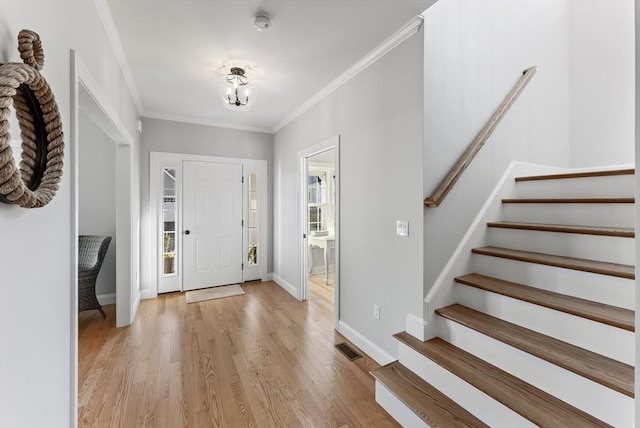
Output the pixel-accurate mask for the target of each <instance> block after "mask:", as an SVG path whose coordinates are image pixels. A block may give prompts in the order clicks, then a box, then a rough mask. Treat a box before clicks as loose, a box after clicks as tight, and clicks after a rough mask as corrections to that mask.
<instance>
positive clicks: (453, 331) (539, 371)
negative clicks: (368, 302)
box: [443, 320, 634, 426]
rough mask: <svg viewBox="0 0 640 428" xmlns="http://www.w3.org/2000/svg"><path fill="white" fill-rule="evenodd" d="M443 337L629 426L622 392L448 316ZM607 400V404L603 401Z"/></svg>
mask: <svg viewBox="0 0 640 428" xmlns="http://www.w3.org/2000/svg"><path fill="white" fill-rule="evenodd" d="M444 321H445V328H444V330H445V331H446V333H445V335H444V336H443V339H445V340H447V341H448V342H449V343H451V344H453V345H455V346H457V347H458V348H461V349H464V350H465V351H467V352H469V353H471V354H473V355H475V356H476V357H479V358H481V359H483V360H485V361H487V362H488V363H490V364H493V365H494V366H496V367H499V368H501V369H502V370H504V371H506V372H508V373H510V374H512V375H514V376H516V377H518V378H520V379H522V380H523V381H525V382H527V383H529V384H531V385H533V386H535V387H536V388H539V389H541V390H543V391H545V392H547V393H549V394H551V395H553V396H555V397H557V398H559V399H561V400H563V401H565V402H567V403H569V404H571V405H572V406H574V407H576V408H578V409H581V410H583V411H584V412H586V413H589V414H591V415H593V416H594V417H596V418H598V419H600V420H602V421H604V422H606V423H608V424H611V425H613V426H632V425H633V420H634V402H633V398H630V397H628V396H626V395H624V394H621V393H619V392H616V391H614V390H612V389H609V388H607V387H606V386H602V385H600V384H598V383H596V382H593V381H591V380H589V379H586V378H584V377H582V376H579V375H577V374H575V373H573V372H570V371H568V370H565V369H563V368H560V367H558V366H556V365H554V364H551V363H549V362H547V361H544V360H541V359H539V358H537V357H534V356H532V355H530V354H527V353H526V352H523V351H520V350H518V349H516V348H513V347H511V346H509V345H507V344H505V343H503V342H500V341H497V340H495V339H492V338H490V337H487V336H485V335H483V334H481V333H478V332H477V331H475V330H472V329H470V328H467V327H465V326H462V325H460V324H458V323H456V322H453V321H450V320H444ZM604 403H606V405H603V404H604Z"/></svg>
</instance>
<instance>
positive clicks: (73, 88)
mask: <svg viewBox="0 0 640 428" xmlns="http://www.w3.org/2000/svg"><path fill="white" fill-rule="evenodd" d="M69 69H70V112H71V113H70V122H71V124H70V128H71V138H70V142H69V145H70V162H69V163H70V168H69V175H70V177H71V198H70V211H71V215H70V221H71V227H70V231H71V234H70V237H69V238H70V240H71V266H70V269H71V272H72V275H71V276H72V279H71V293H70V294H71V295H70V298H71V302H70V310H71V314H72V315H71V325H70V328H71V331H70V355H71V358H70V360H71V361H70V365H71V380H70V383H71V387H70V394H71V397H70V403H71V404H70V407H71V409H70V412H71V420H72V423H71V426H72V427H76V426H77V419H78V294H77V288H78V282H77V280H78V278H77V275H76V273H77V271H78V264H77V260H78V254H77V251H78V250H77V248H78V231H79V228H78V218H79V205H78V201H79V185H78V167H79V163H78V162H79V155H78V153H79V144H78V112H79V111H80V108H82V110H83V111H84V112H85V113H87V115H88V116H89V117H90V118H91V119H92V120H93V121H95V123H96V124H97V125H98V127H100V128H101V129H102V130H103V131H104V132H105V134H106V135H108V136H109V138H110V139H112V140H113V142H114V143H115V146H116V148H117V152H116V168H120V170H119V171H116V177H117V179H118V180H120V181H119V183H120V185H119V186H117V188H118V189H119V190H118V192H116V205H117V209H116V232H117V233H116V234H117V237H116V247H117V250H116V254H117V255H118V256H117V260H116V278H117V282H116V301H117V304H116V325H117V326H118V327H120V326H123V325H129V324H131V322H133V318H134V317H135V312H133V309H134V306H133V305H132V304H131V303H132V298H133V297H134V296H133V292H134V289H135V290H136V291H137V270H138V268H137V267H136V266H137V258H136V254H137V253H136V249H137V248H138V245H139V243H138V241H137V239H135V235H134V234H133V231H134V230H135V227H136V225H137V216H138V211H137V210H136V209H134V207H135V206H136V201H134V200H133V198H134V195H135V192H134V191H133V190H134V188H135V184H134V183H133V168H134V165H133V145H134V140H133V138H132V137H131V135H130V134H129V133H128V132H127V130H126V128H125V126H124V125H123V123H122V121H121V120H120V118H119V116H118V115H117V114H116V113H115V111H114V110H113V109H112V108H111V105H110V104H109V103H108V102H107V101H106V100H107V98H106V97H104V95H103V93H102V91H101V90H100V87H99V85H98V84H97V83H96V81H95V79H94V78H93V77H92V76H91V73H89V71H88V69H87V68H86V66H85V65H84V64H83V62H82V61H81V60H80V58H79V57H78V55H77V54H76V52H75V51H74V50H73V49H71V50H70V51H69ZM85 96H88V97H89V99H86V98H84V100H83V99H81V97H85ZM81 104H82V105H81ZM123 148H124V149H126V150H125V151H126V154H127V156H119V153H120V152H121V149H123ZM120 171H122V174H121V173H120Z"/></svg>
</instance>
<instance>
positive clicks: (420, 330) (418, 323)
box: [404, 314, 427, 341]
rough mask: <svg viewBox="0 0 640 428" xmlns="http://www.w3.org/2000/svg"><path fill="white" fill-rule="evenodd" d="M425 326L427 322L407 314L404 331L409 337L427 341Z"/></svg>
mask: <svg viewBox="0 0 640 428" xmlns="http://www.w3.org/2000/svg"><path fill="white" fill-rule="evenodd" d="M426 325H427V322H426V321H425V320H423V319H422V318H420V317H418V316H416V315H413V314H407V318H406V320H405V327H404V329H405V331H406V332H407V333H409V334H410V335H411V336H413V337H415V338H416V339H420V340H422V341H424V340H426V339H427V338H426V337H425V327H426Z"/></svg>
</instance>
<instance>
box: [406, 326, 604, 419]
mask: <svg viewBox="0 0 640 428" xmlns="http://www.w3.org/2000/svg"><path fill="white" fill-rule="evenodd" d="M394 337H395V338H396V339H398V340H400V341H401V342H403V343H405V344H406V345H407V346H409V347H411V348H413V349H414V350H416V351H417V352H419V353H421V354H422V355H424V356H425V357H427V358H429V359H430V360H432V361H434V362H435V363H437V364H439V365H440V366H442V367H443V368H445V369H447V370H448V371H450V372H451V373H453V374H454V375H456V376H458V377H459V378H461V379H462V380H464V381H465V382H467V383H469V384H470V385H472V386H474V387H475V388H477V389H479V390H480V391H482V392H484V393H485V394H487V395H489V396H490V397H492V398H493V399H495V400H496V401H498V402H500V403H502V404H503V405H505V406H507V407H509V408H510V409H512V410H513V411H514V412H516V413H518V414H520V415H521V416H523V417H525V418H527V419H528V420H530V421H531V422H533V423H534V424H536V425H538V426H581V427H586V426H609V425H607V424H605V423H604V422H602V421H600V420H598V419H596V418H594V417H593V416H591V415H589V414H587V413H585V412H583V411H581V410H579V409H576V408H575V407H573V406H571V405H569V404H567V403H565V402H564V401H562V400H559V399H557V398H556V397H554V396H552V395H550V394H548V393H546V392H544V391H542V390H540V389H538V388H536V387H534V386H533V385H530V384H528V383H526V382H524V381H522V380H521V379H518V378H517V377H515V376H513V375H511V374H509V373H507V372H505V371H504V370H501V369H499V368H497V367H495V366H493V365H491V364H489V363H487V362H486V361H484V360H481V359H479V358H477V357H475V356H473V355H471V354H470V353H468V352H466V351H463V350H462V349H460V348H457V347H455V346H453V345H451V344H450V343H448V342H445V341H444V340H442V339H440V338H435V339H431V340H429V341H427V342H422V341H421V340H418V339H416V338H414V337H412V336H410V335H409V334H407V333H398V334H396V335H394Z"/></svg>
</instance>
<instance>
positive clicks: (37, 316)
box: [0, 0, 137, 428]
mask: <svg viewBox="0 0 640 428" xmlns="http://www.w3.org/2000/svg"><path fill="white" fill-rule="evenodd" d="M22 28H28V29H32V30H34V31H36V32H37V33H39V34H40V37H41V38H42V43H43V46H44V53H45V56H46V59H45V67H44V69H43V71H42V73H43V75H44V76H45V77H46V78H47V81H48V82H49V85H50V86H51V88H52V89H53V91H54V94H55V95H56V100H57V102H58V107H59V109H60V112H61V115H62V121H63V125H64V127H63V131H64V133H65V141H66V142H67V143H68V142H69V135H70V127H69V126H70V70H69V49H71V48H73V49H76V51H77V53H78V55H79V56H80V58H81V59H82V61H83V62H84V64H85V65H86V66H87V68H88V70H89V72H90V73H91V74H92V75H93V77H94V78H95V80H96V82H97V83H98V85H99V86H100V87H101V89H102V92H103V93H104V94H105V95H106V96H107V97H108V100H109V103H110V104H111V106H112V107H113V109H114V110H115V111H116V112H117V113H118V115H119V116H120V118H121V120H122V121H123V122H124V123H125V124H126V126H127V129H128V130H129V132H130V133H131V135H137V134H136V132H135V121H136V113H135V106H134V104H133V102H132V100H131V97H130V96H129V93H128V91H127V88H126V86H125V84H124V79H123V77H122V75H121V73H120V70H119V68H118V64H117V61H116V59H115V57H114V55H112V53H111V48H110V45H109V43H108V40H107V38H106V36H105V35H104V32H103V29H102V24H101V23H100V20H99V18H98V15H97V13H96V10H95V7H94V5H93V2H90V1H77V2H61V1H50V2H49V1H47V2H43V1H35V0H34V1H29V0H17V1H8V0H0V62H7V61H19V55H18V52H17V48H16V46H17V39H16V38H17V34H18V32H19V31H20V30H21V29H22ZM69 165H70V157H69V150H66V152H65V169H64V176H63V178H62V181H61V183H60V190H59V192H58V194H57V196H56V197H55V199H54V200H53V201H52V202H51V203H50V204H49V205H47V206H46V207H44V208H40V209H31V210H26V209H23V208H19V207H14V206H7V205H2V206H0V242H2V245H0V427H11V428H15V427H36V426H37V427H66V426H70V425H72V419H73V418H74V416H72V407H73V405H72V403H73V399H72V396H71V391H72V375H71V373H72V367H71V364H70V361H71V355H70V352H71V351H70V350H71V342H72V337H73V335H75V332H74V333H73V334H72V332H71V329H70V327H71V325H72V317H75V316H76V315H75V314H74V313H72V311H71V300H70V294H71V291H70V285H71V284H72V275H74V274H75V273H72V272H71V264H72V263H71V259H70V254H71V248H72V247H71V245H75V241H76V240H75V237H74V238H72V230H71V221H70V218H71V208H70V202H71V189H72V187H71V182H70V180H69V177H70V170H69Z"/></svg>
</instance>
